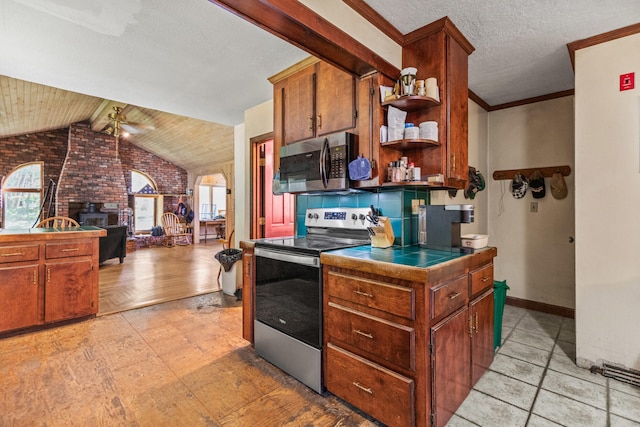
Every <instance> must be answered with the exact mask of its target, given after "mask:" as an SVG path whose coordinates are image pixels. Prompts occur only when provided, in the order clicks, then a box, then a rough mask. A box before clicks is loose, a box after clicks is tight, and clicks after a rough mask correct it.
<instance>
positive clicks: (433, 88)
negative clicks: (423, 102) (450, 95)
mask: <svg viewBox="0 0 640 427" xmlns="http://www.w3.org/2000/svg"><path fill="white" fill-rule="evenodd" d="M424 86H425V92H426V94H427V97H429V98H433V99H435V100H436V101H438V102H440V91H439V90H438V80H437V79H436V78H435V77H429V78H428V79H426V80H425V81H424Z"/></svg>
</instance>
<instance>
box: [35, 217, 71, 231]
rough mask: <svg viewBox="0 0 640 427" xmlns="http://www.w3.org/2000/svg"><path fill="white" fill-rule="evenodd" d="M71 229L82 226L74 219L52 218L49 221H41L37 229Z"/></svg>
mask: <svg viewBox="0 0 640 427" xmlns="http://www.w3.org/2000/svg"><path fill="white" fill-rule="evenodd" d="M69 227H80V224H78V222H77V221H76V220H75V219H73V218H68V217H66V216H52V217H50V218H47V219H43V220H42V221H40V222H39V223H38V224H37V225H36V228H69Z"/></svg>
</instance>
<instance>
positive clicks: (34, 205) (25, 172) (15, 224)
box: [2, 162, 43, 229]
mask: <svg viewBox="0 0 640 427" xmlns="http://www.w3.org/2000/svg"><path fill="white" fill-rule="evenodd" d="M42 169H43V164H42V162H34V163H25V164H23V165H20V166H18V167H17V168H15V169H14V170H12V171H11V172H10V173H9V174H8V175H7V176H6V178H5V179H4V181H3V183H2V227H3V228H6V229H17V228H31V227H33V225H34V224H36V223H37V222H38V221H39V220H40V206H41V204H42V175H43V172H42Z"/></svg>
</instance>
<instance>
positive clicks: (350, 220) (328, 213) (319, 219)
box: [304, 208, 370, 230]
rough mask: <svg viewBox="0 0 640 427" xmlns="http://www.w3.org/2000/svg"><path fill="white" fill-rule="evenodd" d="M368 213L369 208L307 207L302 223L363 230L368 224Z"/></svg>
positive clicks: (311, 225) (312, 225)
mask: <svg viewBox="0 0 640 427" xmlns="http://www.w3.org/2000/svg"><path fill="white" fill-rule="evenodd" d="M369 214H370V209H369V208H310V209H307V213H306V217H305V220H304V225H305V226H307V227H326V228H350V229H356V230H365V229H366V228H367V227H368V226H369V222H368V221H367V215H369Z"/></svg>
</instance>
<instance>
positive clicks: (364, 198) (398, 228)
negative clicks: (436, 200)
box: [296, 188, 429, 246]
mask: <svg viewBox="0 0 640 427" xmlns="http://www.w3.org/2000/svg"><path fill="white" fill-rule="evenodd" d="M414 199H417V200H423V201H424V203H426V204H428V203H429V192H428V191H426V190H423V189H415V188H404V189H388V190H380V191H378V192H364V191H363V192H355V193H349V194H329V193H327V194H314V195H298V196H297V197H296V234H297V235H301V236H302V235H305V234H306V233H307V231H306V228H305V225H304V219H305V212H306V210H307V209H308V208H339V207H344V208H366V207H369V206H371V205H373V206H374V207H376V208H377V209H380V214H381V216H386V217H388V218H389V219H390V220H391V226H392V227H393V234H394V235H395V244H396V245H399V246H409V245H413V244H416V243H417V241H418V237H417V236H418V215H417V213H416V214H413V213H412V200H414Z"/></svg>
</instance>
